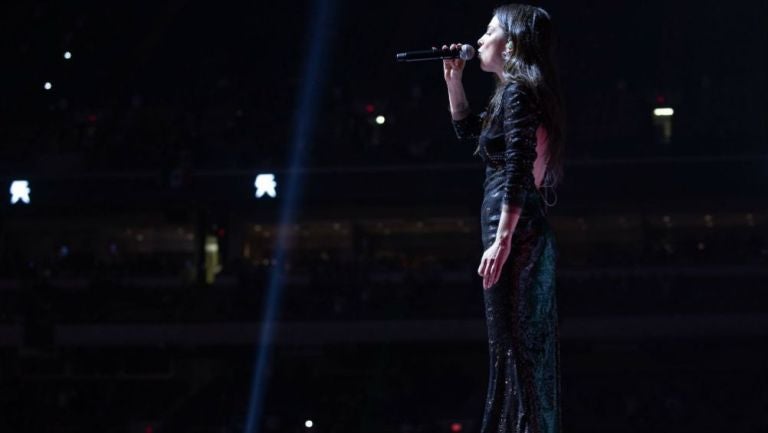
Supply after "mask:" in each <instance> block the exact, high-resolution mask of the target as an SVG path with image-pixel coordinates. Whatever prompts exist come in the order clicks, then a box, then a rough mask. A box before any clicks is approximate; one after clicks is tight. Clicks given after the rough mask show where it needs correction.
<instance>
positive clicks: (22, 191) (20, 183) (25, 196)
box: [11, 180, 32, 204]
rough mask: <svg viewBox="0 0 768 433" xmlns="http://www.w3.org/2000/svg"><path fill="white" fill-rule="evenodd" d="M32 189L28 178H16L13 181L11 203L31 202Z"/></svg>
mask: <svg viewBox="0 0 768 433" xmlns="http://www.w3.org/2000/svg"><path fill="white" fill-rule="evenodd" d="M31 192H32V190H31V189H30V188H29V182H28V181H26V180H14V181H13V183H11V204H16V203H18V202H22V203H24V204H29V203H30V201H31V200H30V198H29V194H30V193H31Z"/></svg>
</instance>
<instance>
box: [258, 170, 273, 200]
mask: <svg viewBox="0 0 768 433" xmlns="http://www.w3.org/2000/svg"><path fill="white" fill-rule="evenodd" d="M253 186H255V187H256V198H261V197H263V196H264V194H266V195H268V196H270V197H272V198H275V197H277V191H276V188H277V181H275V175H274V174H260V175H258V176H256V180H255V181H254V182H253Z"/></svg>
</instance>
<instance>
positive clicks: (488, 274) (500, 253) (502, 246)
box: [477, 240, 510, 290]
mask: <svg viewBox="0 0 768 433" xmlns="http://www.w3.org/2000/svg"><path fill="white" fill-rule="evenodd" d="M509 249H510V241H499V240H496V241H494V242H493V245H491V246H490V247H488V249H487V250H485V252H484V253H483V258H482V259H481V260H480V267H479V268H477V273H478V275H480V276H481V277H483V289H486V290H487V289H489V288H491V286H493V285H494V284H496V282H497V281H498V280H499V276H500V275H501V268H502V267H504V262H506V261H507V257H509Z"/></svg>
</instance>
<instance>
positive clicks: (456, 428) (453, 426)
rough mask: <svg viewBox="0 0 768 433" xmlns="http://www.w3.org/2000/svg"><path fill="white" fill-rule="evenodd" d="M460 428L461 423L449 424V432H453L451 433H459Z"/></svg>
mask: <svg viewBox="0 0 768 433" xmlns="http://www.w3.org/2000/svg"><path fill="white" fill-rule="evenodd" d="M462 428H463V427H462V425H461V423H458V422H455V423H453V424H451V432H453V433H459V432H460V431H461V429H462Z"/></svg>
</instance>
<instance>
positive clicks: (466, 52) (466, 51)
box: [459, 44, 475, 60]
mask: <svg viewBox="0 0 768 433" xmlns="http://www.w3.org/2000/svg"><path fill="white" fill-rule="evenodd" d="M474 57H475V48H474V47H473V46H472V45H469V44H464V45H462V46H461V50H460V51H459V58H460V59H461V60H470V59H472V58H474Z"/></svg>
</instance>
